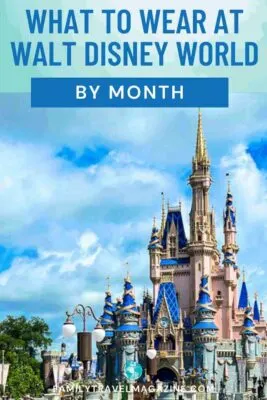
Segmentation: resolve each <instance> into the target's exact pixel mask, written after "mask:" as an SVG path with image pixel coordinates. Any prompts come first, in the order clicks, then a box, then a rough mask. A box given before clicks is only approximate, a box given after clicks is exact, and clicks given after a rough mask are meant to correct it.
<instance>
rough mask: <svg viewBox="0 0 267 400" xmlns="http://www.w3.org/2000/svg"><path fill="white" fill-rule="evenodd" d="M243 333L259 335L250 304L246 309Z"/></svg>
mask: <svg viewBox="0 0 267 400" xmlns="http://www.w3.org/2000/svg"><path fill="white" fill-rule="evenodd" d="M241 333H242V334H243V335H257V334H258V333H257V331H256V329H255V324H254V321H253V316H252V308H251V307H250V306H248V307H247V308H246V310H245V314H244V323H243V329H242V331H241Z"/></svg>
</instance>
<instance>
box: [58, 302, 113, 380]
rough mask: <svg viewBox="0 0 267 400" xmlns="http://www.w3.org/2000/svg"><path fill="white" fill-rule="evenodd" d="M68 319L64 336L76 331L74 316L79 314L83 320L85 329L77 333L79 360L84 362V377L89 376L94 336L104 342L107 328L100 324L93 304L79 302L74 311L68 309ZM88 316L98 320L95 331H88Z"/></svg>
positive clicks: (64, 328)
mask: <svg viewBox="0 0 267 400" xmlns="http://www.w3.org/2000/svg"><path fill="white" fill-rule="evenodd" d="M66 315H67V318H66V321H65V322H64V324H63V329H62V331H63V336H65V337H71V336H73V335H74V334H75V332H76V327H75V325H74V323H73V321H72V317H74V316H75V315H79V316H80V317H81V318H82V321H83V331H82V332H78V333H77V337H78V360H79V361H82V363H83V377H84V379H85V378H86V377H87V363H88V361H92V337H93V339H94V340H95V341H96V342H102V340H103V339H104V337H105V330H104V329H103V327H102V325H101V324H100V321H99V318H97V317H96V316H95V313H94V311H93V309H92V307H91V306H84V305H82V304H78V305H77V306H76V307H75V308H74V310H73V312H72V313H69V312H68V311H66ZM87 317H93V319H94V320H95V321H97V324H96V327H95V329H94V330H93V332H92V333H91V332H87V330H86V322H87Z"/></svg>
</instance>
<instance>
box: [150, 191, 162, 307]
mask: <svg viewBox="0 0 267 400" xmlns="http://www.w3.org/2000/svg"><path fill="white" fill-rule="evenodd" d="M163 220H164V221H165V213H164V198H163V205H162V222H161V230H160V231H159V230H158V228H157V227H156V221H155V218H154V223H153V227H152V233H151V239H150V242H149V245H148V250H149V258H150V279H151V281H152V283H153V300H154V302H155V299H156V297H157V294H158V290H159V283H160V259H161V252H162V245H161V243H160V238H161V237H162V235H163V230H164V222H163Z"/></svg>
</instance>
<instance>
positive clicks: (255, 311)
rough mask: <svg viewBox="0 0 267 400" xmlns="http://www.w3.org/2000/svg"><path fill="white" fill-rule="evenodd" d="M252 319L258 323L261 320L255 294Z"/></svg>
mask: <svg viewBox="0 0 267 400" xmlns="http://www.w3.org/2000/svg"><path fill="white" fill-rule="evenodd" d="M253 319H254V321H258V322H259V321H260V319H261V316H260V310H259V305H258V294H257V293H255V301H254V307H253Z"/></svg>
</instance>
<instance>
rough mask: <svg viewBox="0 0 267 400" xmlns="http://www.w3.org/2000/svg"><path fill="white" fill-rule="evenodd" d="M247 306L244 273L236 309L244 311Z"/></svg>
mask: <svg viewBox="0 0 267 400" xmlns="http://www.w3.org/2000/svg"><path fill="white" fill-rule="evenodd" d="M247 306H248V290H247V285H246V276H245V272H243V282H242V286H241V291H240V296H239V302H238V309H239V310H240V309H245V308H247Z"/></svg>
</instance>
